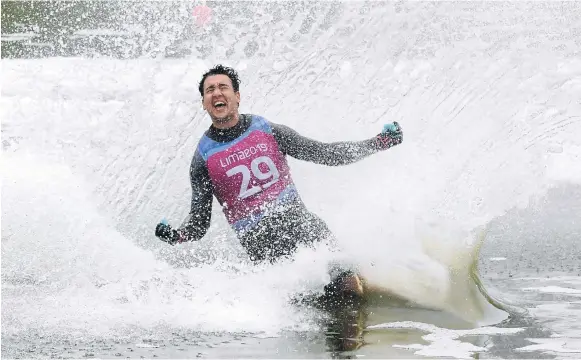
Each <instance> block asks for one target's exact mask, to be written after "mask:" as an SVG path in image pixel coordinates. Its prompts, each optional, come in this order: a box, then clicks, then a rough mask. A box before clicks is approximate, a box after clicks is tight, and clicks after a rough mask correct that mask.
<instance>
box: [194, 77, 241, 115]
mask: <svg viewBox="0 0 581 360" xmlns="http://www.w3.org/2000/svg"><path fill="white" fill-rule="evenodd" d="M239 103H240V92H237V91H236V92H235V91H234V87H233V86H232V80H230V78H229V77H228V76H227V75H222V74H219V75H210V76H208V77H207V78H206V80H204V96H203V98H202V104H203V106H204V110H206V111H207V112H208V114H210V117H211V118H212V121H213V122H215V123H224V122H228V121H229V120H230V119H232V118H233V117H234V116H235V115H236V114H238V104H239Z"/></svg>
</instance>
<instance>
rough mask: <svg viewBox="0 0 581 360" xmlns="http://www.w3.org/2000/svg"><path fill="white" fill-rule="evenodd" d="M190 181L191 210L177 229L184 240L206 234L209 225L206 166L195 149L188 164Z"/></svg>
mask: <svg viewBox="0 0 581 360" xmlns="http://www.w3.org/2000/svg"><path fill="white" fill-rule="evenodd" d="M190 181H191V185H192V204H191V210H190V214H189V215H188V217H187V218H186V220H185V221H184V223H183V224H182V225H181V227H180V229H179V230H178V231H179V233H180V235H181V236H183V237H185V240H186V241H197V240H200V239H201V238H202V237H203V236H204V235H206V232H207V231H208V228H209V227H210V220H211V218H212V194H213V186H212V182H211V180H210V175H209V174H208V167H207V166H206V162H205V161H204V159H203V158H202V155H200V153H199V152H198V151H197V150H196V153H195V154H194V157H193V159H192V165H191V166H190Z"/></svg>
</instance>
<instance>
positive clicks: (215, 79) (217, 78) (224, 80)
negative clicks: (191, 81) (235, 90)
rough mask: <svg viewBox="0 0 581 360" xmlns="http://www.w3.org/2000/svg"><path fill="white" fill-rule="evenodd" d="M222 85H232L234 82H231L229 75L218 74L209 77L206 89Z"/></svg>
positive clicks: (205, 82) (205, 83)
mask: <svg viewBox="0 0 581 360" xmlns="http://www.w3.org/2000/svg"><path fill="white" fill-rule="evenodd" d="M221 84H226V85H232V80H230V78H229V77H228V75H223V74H217V75H210V76H208V77H207V78H206V80H205V81H204V87H208V86H212V85H214V86H216V85H221Z"/></svg>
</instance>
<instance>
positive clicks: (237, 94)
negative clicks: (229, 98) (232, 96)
mask: <svg viewBox="0 0 581 360" xmlns="http://www.w3.org/2000/svg"><path fill="white" fill-rule="evenodd" d="M236 99H237V100H238V105H240V91H237V92H236Z"/></svg>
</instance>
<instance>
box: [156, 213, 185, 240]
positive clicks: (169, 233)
mask: <svg viewBox="0 0 581 360" xmlns="http://www.w3.org/2000/svg"><path fill="white" fill-rule="evenodd" d="M155 236H157V237H158V238H159V239H160V240H161V241H164V242H166V243H168V244H170V245H175V244H177V243H178V242H181V241H180V238H181V237H180V235H179V233H178V232H177V231H176V230H173V229H172V228H171V225H169V224H168V223H167V220H166V219H163V220H162V221H161V222H160V223H159V224H157V226H156V227H155Z"/></svg>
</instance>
